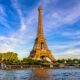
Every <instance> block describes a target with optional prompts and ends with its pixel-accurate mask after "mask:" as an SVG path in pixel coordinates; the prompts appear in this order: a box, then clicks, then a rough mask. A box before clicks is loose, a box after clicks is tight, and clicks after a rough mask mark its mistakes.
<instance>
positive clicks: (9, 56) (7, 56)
mask: <svg viewBox="0 0 80 80" xmlns="http://www.w3.org/2000/svg"><path fill="white" fill-rule="evenodd" d="M0 58H1V60H2V61H3V62H4V63H6V64H12V63H15V62H16V61H17V60H18V57H17V53H14V52H6V53H0Z"/></svg>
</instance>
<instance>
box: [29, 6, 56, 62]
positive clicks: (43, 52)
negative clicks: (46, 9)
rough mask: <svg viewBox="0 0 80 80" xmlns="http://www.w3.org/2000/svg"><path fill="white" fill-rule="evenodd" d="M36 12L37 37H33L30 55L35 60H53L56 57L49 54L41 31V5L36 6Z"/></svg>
mask: <svg viewBox="0 0 80 80" xmlns="http://www.w3.org/2000/svg"><path fill="white" fill-rule="evenodd" d="M38 12H39V16H38V31H37V37H36V39H35V44H34V47H33V49H32V51H31V52H30V57H32V58H33V59H35V60H43V59H48V60H50V61H55V60H56V59H55V58H54V56H53V55H52V54H51V51H50V50H49V49H48V46H47V43H46V39H45V36H44V33H43V21H42V6H40V7H39V8H38Z"/></svg>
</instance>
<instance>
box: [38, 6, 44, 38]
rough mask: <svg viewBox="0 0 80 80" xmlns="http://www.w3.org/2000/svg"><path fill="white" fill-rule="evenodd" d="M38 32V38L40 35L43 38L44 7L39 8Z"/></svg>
mask: <svg viewBox="0 0 80 80" xmlns="http://www.w3.org/2000/svg"><path fill="white" fill-rule="evenodd" d="M38 12H39V15H38V31H37V37H39V36H40V35H42V36H43V21H42V6H41V5H40V6H39V8H38Z"/></svg>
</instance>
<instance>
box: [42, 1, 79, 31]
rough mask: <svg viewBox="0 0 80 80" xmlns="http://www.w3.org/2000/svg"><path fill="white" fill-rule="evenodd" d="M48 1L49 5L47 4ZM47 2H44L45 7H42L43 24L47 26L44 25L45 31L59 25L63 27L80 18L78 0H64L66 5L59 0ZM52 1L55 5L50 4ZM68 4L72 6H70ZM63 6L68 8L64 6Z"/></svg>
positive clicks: (56, 27)
mask: <svg viewBox="0 0 80 80" xmlns="http://www.w3.org/2000/svg"><path fill="white" fill-rule="evenodd" d="M61 1H63V0H61ZM74 2H75V3H74ZM48 3H49V4H51V5H49V4H48ZM48 3H45V4H46V8H45V9H44V13H45V15H43V16H44V26H46V27H47V28H46V27H45V31H47V32H48V31H49V32H50V31H52V30H55V29H58V28H59V27H63V26H64V25H71V24H74V23H75V22H77V21H78V20H80V2H79V1H74V0H70V1H66V2H65V4H66V5H64V4H62V3H61V2H60V0H57V1H55V0H54V1H53V2H52V3H50V1H48ZM54 3H55V5H57V6H55V5H53V6H52V4H54ZM70 4H71V5H72V6H70ZM59 5H61V6H59ZM68 5H69V7H68ZM48 6H49V7H48ZM64 6H65V7H68V8H65V7H64ZM60 7H61V8H60ZM46 11H49V12H48V13H47V12H46ZM47 24H48V25H47Z"/></svg>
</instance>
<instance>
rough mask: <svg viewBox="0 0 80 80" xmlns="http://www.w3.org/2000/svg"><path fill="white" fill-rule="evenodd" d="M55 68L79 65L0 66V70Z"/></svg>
mask: <svg viewBox="0 0 80 80" xmlns="http://www.w3.org/2000/svg"><path fill="white" fill-rule="evenodd" d="M57 68H80V65H76V66H75V65H68V64H67V65H65V64H56V65H47V66H46V65H4V66H0V70H13V69H14V70H25V69H57Z"/></svg>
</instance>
